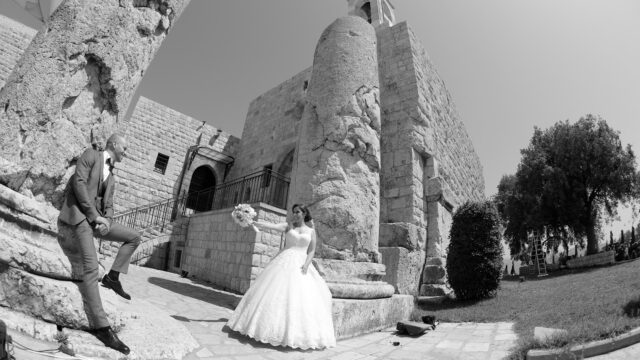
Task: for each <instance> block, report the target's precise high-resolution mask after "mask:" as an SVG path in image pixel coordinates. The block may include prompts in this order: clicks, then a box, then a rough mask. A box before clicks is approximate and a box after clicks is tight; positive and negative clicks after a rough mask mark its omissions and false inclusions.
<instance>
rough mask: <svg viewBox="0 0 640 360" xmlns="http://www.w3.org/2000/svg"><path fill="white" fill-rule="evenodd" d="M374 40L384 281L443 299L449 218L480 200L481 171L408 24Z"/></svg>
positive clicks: (401, 289)
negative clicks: (466, 204)
mask: <svg viewBox="0 0 640 360" xmlns="http://www.w3.org/2000/svg"><path fill="white" fill-rule="evenodd" d="M377 37H378V61H379V72H380V100H381V103H382V109H383V112H382V114H383V115H382V116H383V119H382V138H381V165H382V170H381V202H380V207H381V209H380V220H381V238H380V244H381V248H380V251H381V253H383V262H384V263H385V265H386V266H387V268H388V269H390V272H388V273H387V277H386V279H387V281H390V282H392V283H393V284H394V286H396V291H397V292H399V293H403V294H413V295H417V294H418V293H419V294H420V295H427V296H436V295H443V294H444V293H446V292H447V289H446V287H447V286H446V272H445V269H444V264H445V262H446V248H447V245H448V234H449V230H450V227H451V216H452V213H453V211H454V210H455V208H456V206H458V205H460V204H462V203H463V202H465V201H467V200H480V199H482V198H483V197H484V178H483V175H482V165H481V164H480V159H479V157H478V155H477V154H476V153H475V150H474V148H473V144H472V142H471V139H470V137H469V136H468V134H467V132H466V130H465V128H464V124H463V123H462V121H461V120H460V119H459V117H458V114H457V112H456V109H455V105H454V104H453V100H452V98H451V95H450V94H449V92H448V91H447V89H446V87H445V85H444V82H443V81H442V79H440V77H439V76H438V74H437V72H436V70H435V67H434V65H433V64H432V63H431V61H430V60H429V58H428V56H427V54H426V52H425V50H424V48H423V46H422V45H421V44H420V42H419V40H418V39H417V38H416V37H415V35H414V33H413V32H412V31H411V29H410V28H409V27H408V25H407V24H406V22H403V23H400V24H397V25H395V26H393V27H380V28H378V31H377ZM382 229H386V230H385V231H384V232H383V231H382ZM385 236H386V237H390V238H384V237H385ZM383 247H385V248H383ZM413 268H418V269H420V270H418V271H417V272H416V271H414V270H413ZM417 279H421V282H422V284H423V286H420V284H419V280H417Z"/></svg>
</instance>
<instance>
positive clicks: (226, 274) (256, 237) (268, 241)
mask: <svg viewBox="0 0 640 360" xmlns="http://www.w3.org/2000/svg"><path fill="white" fill-rule="evenodd" d="M251 205H252V207H253V208H254V209H255V210H256V212H257V213H258V215H257V217H256V220H265V221H269V222H272V223H281V222H285V221H286V213H285V212H284V211H283V210H281V209H277V208H275V207H272V206H269V205H266V204H263V203H258V204H251ZM232 210H233V209H231V208H229V209H221V210H214V211H208V212H203V213H197V214H194V215H191V219H190V221H189V228H188V230H187V240H186V243H185V246H184V249H185V250H184V254H183V263H182V270H184V271H188V272H189V276H195V277H196V278H198V279H203V280H207V281H210V282H212V283H213V284H215V285H217V286H220V287H222V288H224V289H225V290H229V291H233V292H238V293H244V292H246V291H247V289H249V286H250V285H251V282H252V281H253V280H254V279H255V278H256V276H257V275H258V274H260V272H261V271H262V269H264V267H265V266H266V265H267V264H268V263H269V261H271V259H272V258H273V257H274V256H275V255H276V254H277V253H278V250H279V248H280V242H281V236H280V233H277V232H272V231H261V232H260V233H255V232H254V231H253V230H251V229H249V228H246V229H243V228H241V227H240V226H238V225H237V224H235V223H234V222H233V220H232V219H231V211H232Z"/></svg>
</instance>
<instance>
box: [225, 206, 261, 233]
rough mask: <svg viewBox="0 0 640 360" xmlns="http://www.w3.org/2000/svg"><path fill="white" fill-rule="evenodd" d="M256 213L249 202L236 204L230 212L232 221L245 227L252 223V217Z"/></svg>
mask: <svg viewBox="0 0 640 360" xmlns="http://www.w3.org/2000/svg"><path fill="white" fill-rule="evenodd" d="M256 215H257V213H256V211H255V210H253V208H252V207H251V206H249V204H238V205H236V207H235V208H234V209H233V211H232V212H231V217H233V221H235V222H236V224H238V225H240V226H242V227H247V226H249V225H251V224H252V223H253V218H255V217H256Z"/></svg>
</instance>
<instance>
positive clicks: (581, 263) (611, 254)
mask: <svg viewBox="0 0 640 360" xmlns="http://www.w3.org/2000/svg"><path fill="white" fill-rule="evenodd" d="M615 262H616V260H615V251H613V250H609V251H603V252H601V253H597V254H594V255H587V256H582V257H578V258H575V259H570V260H567V267H569V268H583V267H590V266H598V265H610V264H613V263H615Z"/></svg>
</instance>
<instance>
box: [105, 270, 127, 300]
mask: <svg viewBox="0 0 640 360" xmlns="http://www.w3.org/2000/svg"><path fill="white" fill-rule="evenodd" d="M102 286H104V287H106V288H109V289H111V290H113V291H115V292H116V294H118V295H120V296H122V297H123V298H125V299H127V300H131V295H129V294H127V293H126V292H124V289H122V284H121V283H120V281H118V280H111V278H110V277H109V275H105V276H103V277H102Z"/></svg>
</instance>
